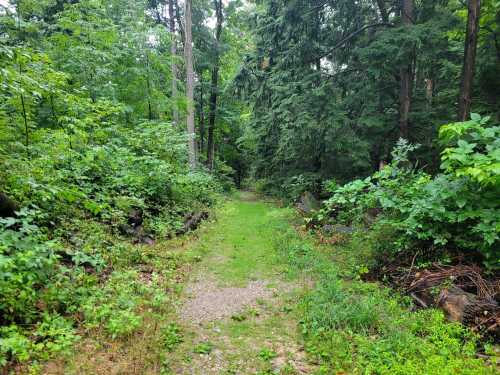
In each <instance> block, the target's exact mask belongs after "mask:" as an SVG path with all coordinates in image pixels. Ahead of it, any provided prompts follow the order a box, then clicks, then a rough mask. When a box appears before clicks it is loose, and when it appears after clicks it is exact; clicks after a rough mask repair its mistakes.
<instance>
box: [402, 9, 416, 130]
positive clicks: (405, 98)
mask: <svg viewBox="0 0 500 375" xmlns="http://www.w3.org/2000/svg"><path fill="white" fill-rule="evenodd" d="M414 19H415V4H414V2H413V0H402V8H401V22H402V25H403V26H405V27H410V26H411V25H413V23H414ZM399 76H400V80H401V82H400V84H401V86H400V91H399V131H400V135H401V137H403V138H407V139H408V136H409V129H408V119H409V115H410V108H411V91H412V76H413V64H412V62H409V63H408V65H406V66H404V67H402V68H401V70H400V74H399Z"/></svg>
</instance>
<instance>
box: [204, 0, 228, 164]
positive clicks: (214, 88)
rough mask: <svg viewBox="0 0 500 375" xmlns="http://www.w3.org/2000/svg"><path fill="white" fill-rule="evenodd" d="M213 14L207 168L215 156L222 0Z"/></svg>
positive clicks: (212, 162)
mask: <svg viewBox="0 0 500 375" xmlns="http://www.w3.org/2000/svg"><path fill="white" fill-rule="evenodd" d="M214 7H215V14H216V17H217V23H216V26H215V58H214V66H213V68H212V85H211V94H210V117H209V123H208V142H207V166H208V168H209V169H213V168H214V158H215V155H214V154H215V141H214V131H215V121H216V116H217V96H218V90H219V86H218V82H219V60H220V39H221V34H222V23H223V22H224V15H223V13H222V0H214Z"/></svg>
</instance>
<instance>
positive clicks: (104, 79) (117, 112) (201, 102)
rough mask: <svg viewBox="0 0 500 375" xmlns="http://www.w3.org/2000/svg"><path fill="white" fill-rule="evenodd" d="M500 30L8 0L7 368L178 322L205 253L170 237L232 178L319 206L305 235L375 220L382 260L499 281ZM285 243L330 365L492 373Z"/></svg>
mask: <svg viewBox="0 0 500 375" xmlns="http://www.w3.org/2000/svg"><path fill="white" fill-rule="evenodd" d="M479 10H480V12H479ZM476 16H477V17H476ZM191 24H192V25H191ZM499 25H500V3H499V2H498V1H497V0H483V1H482V2H479V1H478V0H468V1H466V2H463V1H459V0H439V1H435V0H422V1H414V0H401V1H399V0H398V1H396V0H360V1H348V0H230V1H226V0H134V1H130V0H0V367H4V366H5V368H7V369H8V370H11V369H14V371H15V370H16V366H18V365H19V366H22V363H25V362H31V363H36V362H37V361H44V360H47V359H49V358H51V357H52V356H53V355H54V354H55V353H58V352H63V353H64V352H70V348H71V347H72V345H74V343H75V342H76V341H77V340H78V339H79V334H80V333H81V332H90V331H94V332H99V334H100V335H102V336H101V337H106V338H107V339H110V340H114V339H120V338H122V339H123V338H128V337H130V336H131V335H133V334H134V332H137V330H138V329H139V328H141V327H142V328H144V326H143V319H144V316H145V313H144V312H146V315H147V314H152V315H154V314H158V315H162V314H163V315H162V316H165V314H166V310H167V307H168V306H170V307H172V305H174V303H171V304H167V303H166V301H167V300H168V299H169V296H170V294H172V295H175V293H176V292H177V291H178V290H177V289H178V288H176V286H175V285H174V284H175V280H176V279H178V278H180V276H179V275H178V274H176V272H179V273H181V271H179V269H180V268H181V267H182V266H186V265H187V263H189V262H194V261H196V260H197V258H196V259H194V258H193V259H191V258H189V255H186V254H178V253H172V252H170V251H167V250H166V248H165V246H167V245H166V244H167V241H166V240H167V239H171V238H172V237H175V236H178V235H181V234H184V233H185V232H187V231H188V230H190V229H191V226H190V225H191V224H192V223H193V222H194V223H195V225H192V227H196V226H197V225H198V224H199V221H201V220H202V219H204V218H206V217H207V215H208V212H209V211H210V210H211V207H213V206H214V205H215V203H216V202H217V201H218V198H219V197H220V194H221V193H223V192H228V191H230V190H231V189H232V188H233V187H234V186H237V187H238V188H239V187H251V188H255V189H256V190H257V191H259V192H264V193H270V194H272V195H275V196H278V197H280V198H284V199H285V200H286V201H288V202H291V201H294V200H296V199H297V198H298V197H300V196H301V195H304V193H308V197H309V198H311V197H312V198H314V196H316V198H318V200H320V199H321V200H324V202H323V205H322V206H321V207H322V208H321V209H319V210H315V209H312V210H310V211H312V213H310V215H309V216H308V217H307V218H306V220H307V224H308V225H310V226H316V227H317V228H322V229H324V228H325V227H333V226H335V225H340V226H342V227H344V229H346V230H347V231H349V233H351V231H354V229H355V228H354V227H358V228H362V229H369V230H367V232H368V234H367V237H368V239H369V240H370V241H368V242H369V243H370V244H371V245H372V247H373V249H372V250H373V254H371V256H373V255H375V256H374V257H370V258H367V260H366V262H367V263H368V262H369V261H371V260H373V259H375V260H379V261H380V260H383V261H387V260H392V259H395V258H400V259H412V260H414V261H416V262H417V263H419V265H421V264H422V263H424V262H429V261H435V262H438V263H440V264H443V263H453V262H455V261H456V259H457V258H460V261H464V263H473V264H475V265H477V264H482V265H484V266H485V269H486V270H487V271H488V273H489V275H495V272H498V270H499V267H500V264H499V259H500V253H499V248H500V246H499V245H500V226H499V225H500V224H499V223H500V206H499V201H498V197H499V196H500V177H499V176H500V151H499V150H500V127H499V126H498V123H499V120H500V118H499V116H500V112H499V108H500V107H499V106H498V103H499V99H500V92H499V87H500V42H499V41H500V27H499ZM191 47H192V48H191ZM476 52H477V53H476ZM471 109H472V111H471ZM457 113H458V118H457ZM469 119H470V120H469ZM457 121H458V122H457ZM441 124H448V125H444V126H441ZM193 128H194V129H195V131H194V132H193ZM312 198H311V199H312ZM317 205H318V206H319V202H317ZM313 208H314V207H313ZM190 222H191V224H189V223H190ZM287 236H288V234H286V235H285V237H286V238H285V237H284V239H283V238H282V239H283V241H284V243H279V244H277V248H278V249H280V251H281V252H282V255H283V256H284V257H285V258H287V261H288V264H289V265H290V267H291V268H292V269H293V268H296V269H300V270H304V269H307V268H308V267H312V269H313V271H314V272H315V273H316V275H317V276H318V285H317V287H316V288H315V290H313V291H312V292H311V293H310V294H308V296H307V297H306V298H305V299H304V301H303V311H302V313H303V316H304V319H303V322H302V323H303V329H304V332H303V333H304V338H305V339H306V341H307V346H308V351H309V353H310V354H311V355H313V356H315V357H317V358H318V361H319V362H320V363H321V366H323V368H321V370H324V372H325V373H331V371H333V370H334V371H338V372H342V371H347V370H352V371H353V372H361V371H365V372H367V373H418V371H420V370H421V368H419V359H421V358H423V357H425V361H424V366H425V367H424V368H425V371H426V373H440V372H439V371H440V370H442V369H444V370H443V372H441V373H453V372H454V369H457V368H462V367H463V368H466V369H467V371H468V370H469V369H470V373H482V372H481V371H482V370H478V369H479V368H481V363H482V362H481V361H480V360H476V359H474V358H472V353H473V351H474V349H475V337H473V336H471V334H470V333H469V331H467V330H466V329H464V328H462V327H459V326H455V325H444V324H443V322H442V317H441V315H439V314H438V313H435V312H433V311H431V312H422V313H419V314H417V315H416V316H412V315H411V314H410V313H409V312H408V311H406V307H407V301H402V300H400V299H399V298H398V297H393V296H392V295H390V293H389V292H388V291H387V290H385V289H382V290H379V289H377V287H375V286H373V285H364V284H362V283H361V282H360V281H359V277H360V274H362V273H364V271H366V267H365V266H364V265H362V266H359V265H358V267H361V268H362V270H360V269H358V270H356V272H354V271H352V270H349V271H348V272H346V275H343V274H342V272H343V271H341V270H340V269H338V268H337V266H335V265H332V264H331V263H332V262H330V261H329V259H330V258H328V257H323V256H322V255H324V254H319V255H318V254H316V252H314V251H313V250H312V249H310V248H309V247H307V246H305V245H304V244H303V243H302V242H301V241H300V240H298V239H297V238H296V237H294V236H288V237H287ZM280 238H281V237H280ZM365 239H366V238H365ZM155 241H156V244H155ZM287 241H290V242H291V243H292V244H291V245H290V243H288V242H287ZM368 242H367V243H368ZM144 243H147V244H148V246H143V244H144ZM158 243H160V244H158ZM360 246H362V245H359V244H358V247H360ZM344 250H345V249H344ZM348 250H349V251H351V252H352V253H355V250H354V249H348ZM358 250H359V249H358ZM316 255H318V257H317V258H318V259H315V256H316ZM356 256H359V254H356ZM412 267H413V263H412ZM186 268H187V267H186ZM358 271H359V272H358ZM344 277H345V278H347V279H349V280H351V279H353V278H354V279H355V281H356V282H355V283H353V284H352V285H348V283H345V282H344V281H341V279H342V278H344ZM168 293H170V294H168ZM354 296H361V300H359V301H355V302H353V298H354ZM385 301H388V305H387V306H384V303H385ZM495 303H496V302H495ZM402 306H403V307H402ZM425 321H428V322H430V323H429V325H427V326H426V325H424V322H425ZM156 328H157V327H156V326H155V328H154V329H155V330H156ZM160 331H162V332H164V333H165V335H166V336H167V337H169V339H167V340H166V342H165V343H164V344H165V347H166V348H167V349H168V348H169V347H171V348H173V347H174V346H175V345H176V344H178V342H179V340H181V338H180V337H178V335H179V332H178V327H177V326H176V325H175V324H173V325H166V326H165V327H160ZM144 335H146V334H144ZM347 337H349V338H351V339H352V340H350V341H348V340H344V339H345V338H347ZM373 338H377V340H373ZM169 340H170V341H169ZM441 342H444V343H446V345H443V344H442V343H441ZM210 350H211V347H210ZM210 350H208V352H209V351H210ZM462 350H463V351H464V353H465V354H464V355H460V351H462ZM206 352H207V350H206V348H205V349H203V348H202V349H200V351H199V353H198V354H203V353H205V354H206ZM334 352H335V353H336V355H338V356H340V357H339V358H337V359H335V360H333V359H332V358H333V356H332V353H334ZM353 352H356V360H355V361H353V360H352V358H351V359H350V358H349V357H350V355H351V353H353ZM387 353H398V356H397V357H395V358H394V357H391V358H388V357H387V356H388V354H387ZM436 353H438V354H436ZM443 353H444V354H443ZM263 357H266V358H267V357H269V354H266V353H264V354H263ZM401 358H404V360H401ZM269 359H270V358H267V360H269ZM34 368H36V366H35V367H34ZM8 370H6V371H8ZM34 371H35V370H34ZM474 371H476V372H474ZM485 371H486V370H485Z"/></svg>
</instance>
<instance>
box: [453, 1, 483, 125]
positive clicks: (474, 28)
mask: <svg viewBox="0 0 500 375" xmlns="http://www.w3.org/2000/svg"><path fill="white" fill-rule="evenodd" d="M480 12H481V0H469V1H468V16H467V32H466V36H465V53H464V64H463V68H462V82H461V84H460V96H459V98H458V120H459V121H467V120H469V118H470V109H471V100H472V99H471V98H472V85H473V82H474V70H475V65H476V50H477V39H478V34H479V17H480Z"/></svg>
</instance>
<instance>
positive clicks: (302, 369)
mask: <svg viewBox="0 0 500 375" xmlns="http://www.w3.org/2000/svg"><path fill="white" fill-rule="evenodd" d="M284 215H286V212H285V210H281V209H277V208H274V207H272V206H270V205H267V204H265V203H263V202H261V201H258V200H257V199H255V196H254V195H252V194H251V193H242V195H240V198H239V199H236V200H233V201H230V202H228V203H227V205H226V206H225V208H224V210H222V212H221V213H220V214H219V217H218V220H217V223H216V224H215V225H214V226H213V228H211V229H210V230H209V231H208V233H206V237H204V238H202V239H201V240H200V243H202V244H203V245H202V246H203V247H204V248H205V249H206V252H207V254H206V256H205V257H204V260H203V261H202V262H201V263H200V264H199V266H198V268H197V270H195V271H194V273H193V276H192V278H191V281H190V282H189V283H188V285H187V286H186V287H185V293H184V295H185V297H184V301H183V303H182V304H181V306H180V308H179V313H178V319H179V324H180V325H181V326H182V327H183V331H184V342H183V343H182V344H181V345H179V347H178V348H177V349H176V350H175V352H174V353H172V355H171V356H170V371H171V373H172V374H193V375H194V374H200V375H201V374H204V375H205V374H206V375H210V374H214V375H215V374H309V373H313V367H312V366H311V365H310V364H308V363H307V360H306V356H305V353H304V351H303V348H302V346H301V344H300V340H299V334H298V322H297V321H296V319H295V316H294V309H295V307H296V306H295V305H296V302H297V298H298V295H299V294H300V292H301V290H303V288H304V286H303V285H301V283H300V282H298V281H297V280H285V279H284V277H283V269H282V266H281V265H280V262H279V258H278V257H277V255H276V254H275V252H274V247H273V238H274V237H275V236H276V232H275V231H276V227H275V225H276V224H277V223H278V222H279V221H280V220H283V216H284Z"/></svg>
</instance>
